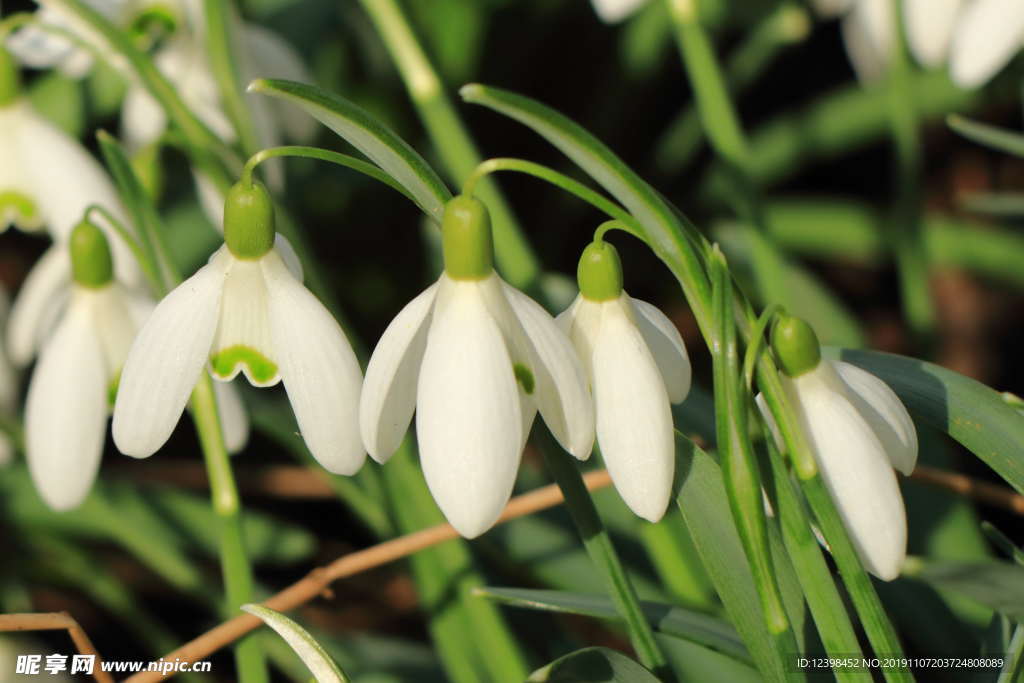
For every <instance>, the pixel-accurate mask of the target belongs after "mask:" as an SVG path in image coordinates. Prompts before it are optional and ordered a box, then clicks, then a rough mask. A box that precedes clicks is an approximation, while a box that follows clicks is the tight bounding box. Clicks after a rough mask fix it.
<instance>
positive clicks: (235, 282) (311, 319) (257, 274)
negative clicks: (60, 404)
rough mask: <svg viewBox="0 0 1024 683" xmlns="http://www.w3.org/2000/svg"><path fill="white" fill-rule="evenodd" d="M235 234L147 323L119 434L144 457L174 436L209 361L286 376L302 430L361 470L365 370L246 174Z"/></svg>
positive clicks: (127, 382) (345, 470)
mask: <svg viewBox="0 0 1024 683" xmlns="http://www.w3.org/2000/svg"><path fill="white" fill-rule="evenodd" d="M224 212H225V216H224V228H225V230H224V238H225V244H224V246H223V247H221V248H220V249H218V250H217V251H216V252H215V253H214V254H213V256H211V257H210V261H209V263H208V264H207V265H205V266H203V267H202V268H200V269H199V271H197V272H196V274H195V275H193V276H192V277H190V278H189V279H187V280H185V282H183V283H181V284H180V285H179V286H178V287H177V288H175V289H174V291H172V292H171V293H170V294H168V295H167V296H166V297H165V298H164V299H163V300H162V301H161V302H160V303H159V304H158V305H157V307H156V310H154V312H153V314H152V315H151V316H150V317H149V319H148V320H147V321H146V324H145V325H144V326H143V328H142V330H141V331H140V333H139V335H138V337H137V338H136V340H135V342H134V343H133V344H132V347H131V351H130V352H129V354H128V359H127V361H126V362H125V366H124V370H123V372H122V374H121V383H120V388H119V390H118V393H117V402H116V405H115V408H114V428H113V431H114V442H115V443H116V444H117V447H118V448H119V449H120V450H121V451H122V452H123V453H126V454H127V455H131V456H134V457H137V458H144V457H148V456H150V455H152V454H153V453H154V452H156V451H157V449H159V448H160V447H161V446H162V445H163V444H164V443H165V442H166V441H167V439H168V437H169V436H170V435H171V432H172V431H173V430H174V426H175V425H176V424H177V422H178V420H179V419H180V417H181V414H182V412H183V410H184V408H185V404H186V402H187V401H188V399H189V396H190V395H191V393H192V389H193V388H194V387H195V385H196V382H197V380H198V378H199V377H200V373H202V372H203V370H204V368H206V367H207V366H209V368H210V372H211V373H212V374H213V376H214V378H215V379H218V380H221V381H224V382H226V381H230V380H231V379H233V378H234V377H235V376H236V375H237V374H238V373H239V372H241V373H243V374H244V375H245V377H246V379H248V380H249V383H250V384H252V385H253V386H257V387H269V386H272V385H274V384H277V383H278V382H283V383H284V386H285V389H286V390H287V392H288V398H289V400H290V401H291V404H292V408H293V409H294V411H295V417H296V419H297V420H298V424H299V429H300V431H301V433H302V437H303V439H304V440H305V442H306V445H307V446H308V447H309V450H310V452H311V453H312V454H313V455H314V457H316V459H317V460H318V461H319V462H320V464H322V465H323V466H324V467H325V468H327V469H328V470H329V471H331V472H334V473H338V474H352V473H354V472H355V471H356V470H358V469H359V467H360V465H362V463H363V460H364V459H365V455H366V454H365V451H364V450H363V447H362V444H361V442H360V439H359V425H358V407H359V391H360V383H361V380H362V376H361V373H360V370H359V363H358V362H357V361H356V357H355V354H354V353H353V351H352V347H351V346H350V345H349V343H348V340H347V339H346V337H345V334H344V333H343V332H342V330H341V327H339V325H338V323H337V322H336V321H335V320H334V318H332V317H331V315H330V313H328V312H327V309H325V308H324V306H323V304H321V303H320V301H319V300H318V299H317V298H316V297H315V296H314V295H313V294H312V293H310V292H309V290H307V289H306V288H305V287H304V286H303V284H302V281H301V273H300V271H299V270H298V268H297V264H294V263H289V261H291V260H292V258H293V255H292V254H290V253H289V252H287V251H284V250H281V249H280V248H279V247H277V246H275V245H274V235H275V231H274V207H273V204H272V202H271V200H270V196H269V195H268V194H267V191H266V189H265V188H264V187H263V186H262V185H260V184H258V183H250V182H246V181H243V182H242V183H239V184H236V185H235V186H234V187H233V188H232V190H231V191H230V192H229V194H228V199H227V201H226V203H225V208H224Z"/></svg>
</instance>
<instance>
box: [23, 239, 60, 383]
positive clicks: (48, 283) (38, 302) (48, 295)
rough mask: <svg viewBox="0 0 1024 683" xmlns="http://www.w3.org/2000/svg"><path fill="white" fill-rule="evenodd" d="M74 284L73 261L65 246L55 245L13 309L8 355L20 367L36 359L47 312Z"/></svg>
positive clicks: (30, 276)
mask: <svg viewBox="0 0 1024 683" xmlns="http://www.w3.org/2000/svg"><path fill="white" fill-rule="evenodd" d="M70 283H71V259H70V258H69V256H68V250H67V249H66V248H65V247H64V246H63V245H54V246H52V247H50V248H49V249H47V250H46V253H44V254H43V256H42V258H40V259H39V261H37V262H36V265H35V266H34V267H33V268H32V270H31V271H29V274H28V277H26V278H25V282H24V283H23V284H22V285H21V291H19V292H18V295H17V297H15V299H14V305H13V306H12V307H11V318H10V320H9V321H8V326H7V352H8V354H9V355H10V358H11V361H12V362H13V363H14V364H15V365H18V366H24V365H27V364H28V362H29V361H31V360H32V357H33V356H35V354H36V350H37V349H38V347H39V343H40V341H41V338H42V335H43V334H44V333H46V332H49V329H48V328H47V329H44V321H45V320H46V318H47V310H48V309H50V307H51V304H52V303H53V302H54V301H56V300H58V299H59V297H60V294H61V292H64V291H67V288H68V287H69V286H70Z"/></svg>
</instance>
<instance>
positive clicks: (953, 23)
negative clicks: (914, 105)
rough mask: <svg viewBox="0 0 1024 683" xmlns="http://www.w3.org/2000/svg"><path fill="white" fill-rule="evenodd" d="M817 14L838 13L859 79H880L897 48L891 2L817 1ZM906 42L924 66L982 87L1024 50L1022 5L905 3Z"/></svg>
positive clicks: (941, 0)
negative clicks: (946, 66)
mask: <svg viewBox="0 0 1024 683" xmlns="http://www.w3.org/2000/svg"><path fill="white" fill-rule="evenodd" d="M815 4H816V5H817V6H819V11H821V10H825V9H826V7H827V10H828V11H827V12H823V13H827V14H842V15H844V16H843V19H842V34H843V41H844V43H845V45H846V51H847V54H848V55H849V57H850V62H851V63H852V64H853V67H854V70H855V71H856V72H857V76H858V77H859V78H860V79H861V80H862V81H864V82H872V81H876V80H878V79H879V78H881V77H882V76H883V75H884V73H885V71H886V69H887V68H888V66H889V62H890V61H891V59H892V53H893V49H894V47H895V44H896V16H895V15H894V13H893V6H892V3H891V2H890V1H889V0H842V1H839V2H837V1H836V0H817V2H816V3H815ZM901 5H902V9H903V25H904V27H905V30H906V35H907V44H908V45H909V47H910V50H911V52H912V53H913V55H914V57H915V58H916V59H917V61H918V62H920V63H921V64H922V65H923V66H926V67H929V68H938V67H942V66H945V65H947V64H948V66H949V71H950V76H951V77H952V79H953V82H955V83H956V84H957V85H959V86H960V87H962V88H976V87H979V86H981V85H984V84H985V83H986V82H988V81H989V80H990V79H991V78H992V77H993V76H995V75H996V73H998V72H999V71H1000V70H1001V69H1002V68H1003V67H1004V66H1006V65H1007V64H1008V63H1009V61H1010V60H1011V59H1012V58H1013V56H1014V55H1016V54H1017V53H1018V52H1019V51H1020V50H1021V48H1022V47H1024V4H1022V3H1020V2H1018V1H1017V0H969V1H968V0H904V1H903V2H902V3H901Z"/></svg>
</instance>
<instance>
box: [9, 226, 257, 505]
mask: <svg viewBox="0 0 1024 683" xmlns="http://www.w3.org/2000/svg"><path fill="white" fill-rule="evenodd" d="M69 250H70V252H71V268H72V272H73V278H72V285H71V292H70V297H69V299H68V302H67V306H66V307H65V308H64V310H63V312H62V313H61V314H60V316H59V320H58V321H57V323H56V326H55V329H54V331H53V335H52V336H51V337H50V338H49V339H48V340H47V341H46V343H45V344H44V346H43V349H42V351H41V353H40V357H39V363H38V364H37V365H36V368H35V371H34V372H33V374H32V379H31V380H30V382H29V388H28V398H27V400H26V404H25V446H26V454H27V459H28V466H29V472H30V474H31V476H32V481H33V482H34V483H35V486H36V489H37V490H38V491H39V493H40V495H41V496H42V498H43V500H44V501H45V502H46V503H47V505H49V506H50V507H51V508H53V509H55V510H68V509H70V508H74V507H76V506H78V505H79V504H80V503H81V502H82V500H83V499H84V498H85V496H86V495H87V494H88V493H89V490H90V489H91V488H92V484H93V481H95V479H96V473H97V471H98V470H99V464H100V456H101V455H102V453H103V444H104V442H105V440H106V431H107V429H106V427H107V417H108V416H109V415H110V409H111V406H112V404H113V397H114V394H115V393H116V391H117V384H118V377H119V375H120V372H121V368H122V366H123V365H124V362H125V358H126V356H127V355H128V349H129V347H130V346H131V343H132V340H133V339H134V338H135V335H136V334H137V332H138V330H139V328H140V327H141V326H142V324H143V322H144V321H145V319H146V318H147V317H148V316H149V314H150V313H151V311H152V310H153V303H152V301H151V300H149V299H148V298H146V297H143V296H141V295H139V294H137V293H133V292H132V291H130V290H128V289H126V288H125V287H123V286H122V285H121V284H120V283H118V282H117V281H116V280H115V279H114V269H113V263H112V256H111V252H110V248H109V245H108V243H107V239H106V237H104V235H103V232H102V231H101V230H100V228H99V227H97V226H96V225H95V224H93V223H91V222H89V221H82V222H80V223H79V224H78V225H77V226H76V227H75V229H74V231H73V232H72V235H71V240H70V248H69ZM217 402H218V406H219V407H220V409H221V411H222V413H223V415H224V431H225V440H226V442H227V445H228V448H229V449H231V450H233V451H235V450H239V449H241V447H242V446H243V445H244V444H245V441H246V439H247V437H248V429H249V427H248V421H247V418H246V417H245V414H244V412H243V410H242V405H241V401H240V399H239V398H238V395H237V393H235V392H233V391H228V390H227V387H226V385H225V389H224V390H222V391H220V392H218V395H217Z"/></svg>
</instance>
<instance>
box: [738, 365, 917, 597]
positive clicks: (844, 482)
mask: <svg viewBox="0 0 1024 683" xmlns="http://www.w3.org/2000/svg"><path fill="white" fill-rule="evenodd" d="M782 385H783V387H784V389H785V391H786V396H787V398H788V399H789V402H790V404H791V405H792V407H793V409H794V410H795V411H796V414H797V415H798V416H799V420H800V426H801V428H802V429H803V430H804V433H805V434H806V435H807V438H808V441H809V443H810V447H811V449H812V451H813V453H814V458H815V460H816V461H817V463H818V469H819V471H820V473H821V477H822V479H823V481H824V482H825V485H826V486H827V487H828V490H829V492H830V493H831V494H832V498H833V500H834V501H835V504H836V508H837V510H838V511H839V514H840V516H841V517H842V519H843V523H844V524H845V526H846V529H847V531H848V533H849V534H850V538H851V540H852V541H853V544H854V547H855V548H856V549H857V553H858V555H859V557H860V559H861V563H862V564H863V565H864V567H865V568H866V569H867V570H868V571H869V572H871V573H872V574H874V575H875V576H877V577H878V578H880V579H882V580H884V581H891V580H892V579H894V578H896V577H897V576H898V575H899V572H900V567H901V566H902V565H903V561H904V559H905V557H906V552H907V521H906V514H905V512H904V509H903V498H902V496H901V495H900V487H899V483H898V482H897V481H896V475H895V473H894V472H893V468H895V469H897V470H899V471H900V472H902V473H904V474H910V473H911V472H912V471H913V470H914V465H915V463H916V462H917V432H916V430H915V429H914V423H913V422H912V421H911V419H910V415H908V414H907V410H906V408H904V407H903V404H902V403H901V402H900V400H899V398H897V396H896V394H895V393H894V392H893V391H892V389H890V388H889V386H888V385H887V384H886V383H885V382H883V381H882V380H880V379H878V378H877V377H875V376H874V375H872V374H871V373H869V372H866V371H864V370H861V369H860V368H858V367H857V366H855V365H851V364H849V363H844V362H841V361H828V360H822V361H820V362H819V363H818V364H817V366H816V367H814V368H813V369H811V370H808V371H806V372H804V373H803V374H800V375H798V376H796V377H793V378H790V377H787V376H786V375H782ZM757 402H758V405H759V406H760V408H761V412H762V414H763V415H764V416H765V419H766V421H768V422H769V424H770V426H772V428H773V430H774V429H775V425H774V422H773V421H772V418H771V416H770V415H769V413H768V409H767V406H766V404H765V402H764V398H763V397H762V396H761V395H758V398H757ZM776 440H778V434H777V432H776Z"/></svg>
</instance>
